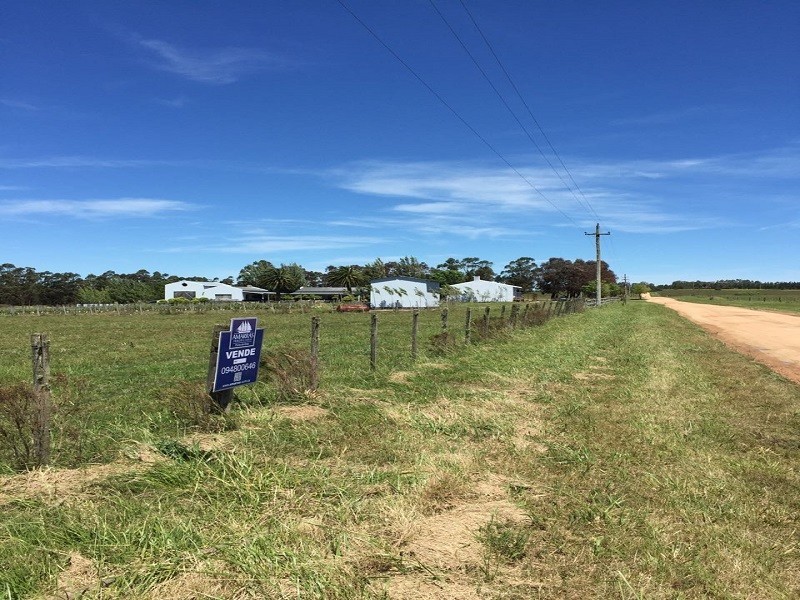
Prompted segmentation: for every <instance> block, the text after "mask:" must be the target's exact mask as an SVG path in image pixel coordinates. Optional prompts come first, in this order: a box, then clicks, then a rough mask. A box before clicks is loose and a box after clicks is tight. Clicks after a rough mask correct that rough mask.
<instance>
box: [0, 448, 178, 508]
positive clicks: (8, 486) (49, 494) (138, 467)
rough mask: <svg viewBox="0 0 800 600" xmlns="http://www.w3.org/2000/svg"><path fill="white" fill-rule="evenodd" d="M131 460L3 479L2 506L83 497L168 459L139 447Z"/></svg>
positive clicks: (37, 471)
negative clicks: (115, 479) (95, 488)
mask: <svg viewBox="0 0 800 600" xmlns="http://www.w3.org/2000/svg"><path fill="white" fill-rule="evenodd" d="M129 455H130V458H126V459H122V460H119V461H117V462H113V463H109V464H105V465H89V466H86V467H81V468H77V469H56V468H41V469H36V470H34V471H28V472H25V473H20V474H19V475H10V476H6V477H0V505H3V504H7V503H9V502H12V501H13V500H18V499H20V498H35V499H38V500H41V501H42V502H45V503H47V504H60V503H61V502H64V501H65V500H68V499H70V498H77V497H80V496H81V495H82V494H83V493H84V492H85V491H86V489H87V488H89V487H90V486H92V485H94V484H96V483H98V482H101V481H104V480H106V479H108V478H109V477H115V476H117V475H125V474H130V473H135V472H139V471H143V470H145V469H147V468H149V467H150V465H152V464H154V463H156V462H161V461H164V460H166V458H165V457H164V456H163V455H162V454H160V453H157V452H155V451H153V450H152V449H151V448H148V447H146V446H139V447H137V449H135V450H133V451H131V452H130V453H129Z"/></svg>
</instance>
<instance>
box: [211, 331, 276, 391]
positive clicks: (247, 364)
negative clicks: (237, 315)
mask: <svg viewBox="0 0 800 600" xmlns="http://www.w3.org/2000/svg"><path fill="white" fill-rule="evenodd" d="M263 340H264V330H263V329H259V328H258V320H257V319H255V318H247V319H231V328H230V331H222V332H220V334H219V350H218V351H217V366H216V370H215V371H214V386H213V388H212V391H214V392H220V391H222V390H227V389H230V388H234V387H236V386H237V385H245V384H247V383H255V382H256V380H257V379H258V363H259V360H260V359H261V343H262V342H263Z"/></svg>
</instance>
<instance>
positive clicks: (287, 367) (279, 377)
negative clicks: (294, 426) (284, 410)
mask: <svg viewBox="0 0 800 600" xmlns="http://www.w3.org/2000/svg"><path fill="white" fill-rule="evenodd" d="M260 367H261V371H260V373H259V379H261V380H262V381H265V382H267V383H268V384H270V385H271V386H272V388H273V389H274V391H275V398H276V400H278V401H279V402H299V401H304V400H308V399H309V398H311V397H312V396H313V395H314V391H315V390H314V388H315V384H314V382H315V377H314V373H315V369H316V368H317V365H316V364H315V361H314V358H313V357H312V356H311V352H309V351H308V350H306V349H303V348H282V349H277V350H268V351H265V352H263V353H262V355H261V364H260Z"/></svg>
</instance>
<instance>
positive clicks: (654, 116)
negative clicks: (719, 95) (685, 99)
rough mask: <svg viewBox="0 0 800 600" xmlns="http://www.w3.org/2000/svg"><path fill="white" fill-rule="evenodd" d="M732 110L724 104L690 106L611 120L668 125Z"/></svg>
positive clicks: (624, 122) (623, 122)
mask: <svg viewBox="0 0 800 600" xmlns="http://www.w3.org/2000/svg"><path fill="white" fill-rule="evenodd" d="M722 112H730V108H728V107H726V106H722V105H718V104H715V105H705V106H689V107H687V108H683V109H678V110H668V111H663V112H657V113H650V114H648V115H640V116H633V117H625V118H622V119H615V120H613V121H611V125H666V124H669V123H680V122H683V121H688V120H693V119H698V118H702V117H705V116H706V115H710V114H716V115H719V114H720V113H722Z"/></svg>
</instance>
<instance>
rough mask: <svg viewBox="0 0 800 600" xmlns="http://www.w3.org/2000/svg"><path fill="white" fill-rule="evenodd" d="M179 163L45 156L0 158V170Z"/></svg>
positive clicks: (144, 165) (117, 166)
mask: <svg viewBox="0 0 800 600" xmlns="http://www.w3.org/2000/svg"><path fill="white" fill-rule="evenodd" d="M181 164H186V163H182V162H180V161H165V160H146V159H142V160H139V159H114V158H111V159H108V158H98V157H93V156H45V157H41V158H0V169H38V168H48V167H53V168H130V167H152V166H159V165H171V166H179V165H181Z"/></svg>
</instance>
